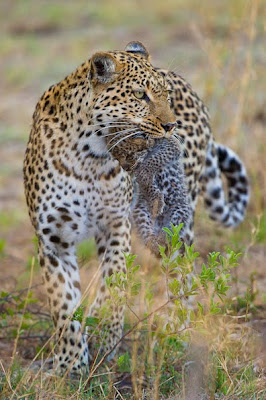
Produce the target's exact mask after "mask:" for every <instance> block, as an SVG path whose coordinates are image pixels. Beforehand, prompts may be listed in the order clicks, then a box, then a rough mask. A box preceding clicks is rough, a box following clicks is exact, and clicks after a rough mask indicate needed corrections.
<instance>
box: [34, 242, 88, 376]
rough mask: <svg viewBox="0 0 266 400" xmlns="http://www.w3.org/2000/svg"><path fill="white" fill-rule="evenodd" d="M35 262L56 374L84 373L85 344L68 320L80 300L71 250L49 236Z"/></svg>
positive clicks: (77, 328)
mask: <svg viewBox="0 0 266 400" xmlns="http://www.w3.org/2000/svg"><path fill="white" fill-rule="evenodd" d="M51 240H52V243H51ZM39 260H40V265H41V267H42V272H43V279H44V284H45V288H46V292H47V295H48V300H49V305H50V310H51V315H52V318H53V322H54V325H55V328H56V333H55V337H56V347H55V351H56V356H55V368H56V371H59V372H60V373H62V374H63V373H65V372H66V371H69V372H72V373H81V372H84V371H86V369H87V367H88V349H87V343H86V340H85V337H84V336H83V335H82V331H81V324H80V322H78V321H72V315H73V312H74V311H75V309H76V307H77V306H78V305H79V302H80V297H81V294H80V278H79V270H78V266H77V263H76V257H75V248H74V246H73V245H72V244H71V243H67V242H62V241H61V240H60V238H59V237H58V236H51V237H50V240H49V242H48V243H47V242H46V241H44V240H43V239H41V240H40V242H39Z"/></svg>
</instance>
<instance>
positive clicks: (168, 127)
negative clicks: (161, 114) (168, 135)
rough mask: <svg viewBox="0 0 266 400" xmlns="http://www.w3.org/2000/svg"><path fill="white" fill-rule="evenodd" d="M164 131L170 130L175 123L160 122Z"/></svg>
mask: <svg viewBox="0 0 266 400" xmlns="http://www.w3.org/2000/svg"><path fill="white" fill-rule="evenodd" d="M161 125H162V127H163V129H164V130H165V132H170V131H172V130H173V129H174V127H175V126H176V124H161Z"/></svg>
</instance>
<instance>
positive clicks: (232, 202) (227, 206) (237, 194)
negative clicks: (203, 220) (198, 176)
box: [201, 143, 249, 227]
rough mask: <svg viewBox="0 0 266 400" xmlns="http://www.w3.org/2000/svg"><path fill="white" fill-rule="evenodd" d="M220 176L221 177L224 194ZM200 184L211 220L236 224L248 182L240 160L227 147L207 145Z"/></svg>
mask: <svg viewBox="0 0 266 400" xmlns="http://www.w3.org/2000/svg"><path fill="white" fill-rule="evenodd" d="M221 175H223V176H224V177H225V181H226V185H227V193H226V194H225V190H224V185H223V181H222V177H221ZM201 186H202V187H201V189H202V192H203V193H202V194H203V197H204V203H205V207H206V209H207V212H208V214H209V216H210V218H211V219H213V220H216V221H218V222H220V223H222V224H223V225H224V226H225V227H236V226H237V225H238V224H239V223H240V222H242V221H243V219H244V217H245V213H246V208H247V205H248V201H249V182H248V177H247V172H246V169H245V167H244V164H243V162H242V161H241V160H240V158H239V157H238V156H237V155H236V154H235V153H234V152H233V151H232V150H231V149H230V148H228V147H226V146H223V145H221V144H219V143H212V144H211V145H210V147H209V151H208V153H207V157H206V165H205V171H204V174H203V176H202V180H201Z"/></svg>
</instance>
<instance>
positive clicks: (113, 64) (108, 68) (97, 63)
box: [90, 52, 121, 84]
mask: <svg viewBox="0 0 266 400" xmlns="http://www.w3.org/2000/svg"><path fill="white" fill-rule="evenodd" d="M120 68H121V67H120V66H119V64H118V62H117V61H116V59H115V58H114V57H113V56H112V55H111V54H110V53H102V52H99V53H95V54H94V55H93V56H92V58H91V70H90V79H91V80H92V81H93V82H94V83H97V82H100V83H102V84H104V83H110V82H112V81H114V80H115V78H116V76H117V74H118V73H119V70H120Z"/></svg>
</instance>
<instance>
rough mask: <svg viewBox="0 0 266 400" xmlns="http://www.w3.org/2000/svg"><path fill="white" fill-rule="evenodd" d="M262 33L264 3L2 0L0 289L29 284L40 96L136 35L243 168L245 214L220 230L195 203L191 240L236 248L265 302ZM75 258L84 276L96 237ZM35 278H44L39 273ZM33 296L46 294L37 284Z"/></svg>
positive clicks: (244, 277)
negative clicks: (29, 158)
mask: <svg viewBox="0 0 266 400" xmlns="http://www.w3.org/2000/svg"><path fill="white" fill-rule="evenodd" d="M264 35H265V1H263V0H262V1H258V0H250V1H248V0H233V1H230V0H223V1H220V0H204V1H198V0H167V1H161V0H146V1H140V0H136V1H133V0H123V1H122V0H120V1H119V0H95V1H93V0H87V1H85V0H76V1H73V0H71V1H70V0H64V1H63V0H61V1H60V0H58V1H47V0H17V1H15V0H9V1H5V0H0V77H1V78H0V93H1V102H0V264H1V276H0V288H1V289H3V290H12V289H13V288H15V287H23V286H25V285H26V284H27V279H28V277H29V266H30V265H31V258H32V256H33V255H34V254H35V246H34V240H33V237H34V233H33V229H32V227H31V225H30V222H29V218H28V215H27V210H26V205H25V200H24V193H23V178H22V161H23V155H24V151H25V147H26V143H27V139H28V135H29V131H30V126H31V116H32V113H33V111H34V107H35V104H36V102H37V101H38V99H39V97H40V96H41V94H42V93H43V91H45V90H46V89H47V88H48V87H49V86H50V85H51V84H53V83H55V82H58V81H60V80H61V79H63V78H64V76H66V75H67V74H69V73H70V72H72V70H73V69H75V68H76V67H77V66H78V65H79V64H81V63H82V62H83V61H84V60H85V59H87V58H89V57H90V56H91V55H92V54H93V53H94V52H95V51H98V50H114V49H117V50H118V49H123V48H124V47H125V46H126V44H127V43H128V42H129V41H131V40H140V41H142V42H143V43H144V44H145V46H146V47H147V48H148V49H149V51H150V53H151V55H152V62H153V64H154V65H156V66H161V67H165V68H169V69H171V70H174V71H175V72H177V73H178V74H180V75H182V76H183V77H184V78H186V79H187V80H188V82H190V83H191V84H192V86H193V88H194V90H196V91H197V92H198V93H199V95H200V96H201V97H202V98H203V100H204V101H205V104H206V105H207V106H208V107H209V110H210V114H211V120H212V127H213V133H214V136H215V138H216V140H217V141H220V142H222V143H224V144H226V145H228V146H230V147H232V148H233V150H234V151H236V152H237V153H238V154H239V155H240V157H241V158H242V159H243V161H244V162H245V164H246V166H247V169H248V174H249V176H250V181H251V202H250V206H249V210H248V215H247V218H246V221H245V222H244V223H243V224H242V225H241V226H240V227H239V228H238V229H236V230H235V231H225V230H223V229H221V228H219V227H217V226H216V225H215V224H214V223H213V222H211V221H209V220H208V218H207V216H206V215H205V213H204V210H203V208H202V207H199V210H198V215H197V221H196V229H195V230H196V231H195V237H196V243H195V244H196V248H197V247H198V248H200V249H201V252H202V253H203V254H207V252H208V251H214V250H222V249H223V248H224V247H225V246H226V245H230V246H231V247H232V248H234V249H235V250H236V251H238V250H241V251H242V252H243V253H244V257H243V259H242V261H241V265H240V267H239V269H238V277H239V282H240V290H241V285H242V286H243V288H244V289H243V290H245V288H246V287H247V286H248V285H253V286H254V285H255V286H256V289H254V290H256V291H257V288H258V289H259V294H258V297H257V300H256V301H257V302H258V303H259V304H261V305H264V306H265V304H266V293H265V287H266V271H265V265H266V254H265V253H266V252H265V241H266V214H265V211H264V207H265V198H266V196H265V195H266V188H265V182H266V179H265V177H266V172H265V171H266V168H265V167H266V165H265V150H266V141H265V124H266V97H265V93H266V74H265V67H266V65H265V64H266V61H265V36H264ZM133 251H134V249H133ZM79 257H80V259H82V261H83V264H85V268H83V269H82V270H81V275H82V276H83V277H84V279H83V280H84V281H85V282H88V280H89V276H91V274H92V273H93V271H95V268H96V267H97V261H96V259H95V252H94V247H93V244H92V243H90V244H89V245H83V246H81V247H80V248H79ZM139 258H140V262H141V263H142V265H144V269H143V271H144V272H143V273H144V274H147V273H148V271H150V268H151V265H152V263H153V261H150V260H149V259H148V256H147V253H146V252H142V253H141V254H140V256H139ZM36 264H37V263H36ZM88 267H90V268H88ZM36 269H38V266H37V265H36ZM34 281H36V282H37V283H38V282H40V274H39V273H36V274H35V275H34ZM255 286H254V287H255ZM37 296H39V298H40V299H42V300H43V299H44V297H43V293H42V289H41V288H39V289H38V290H37ZM0 350H1V351H2V350H3V354H4V353H5V351H7V352H8V349H7V350H6V348H3V349H0Z"/></svg>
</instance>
